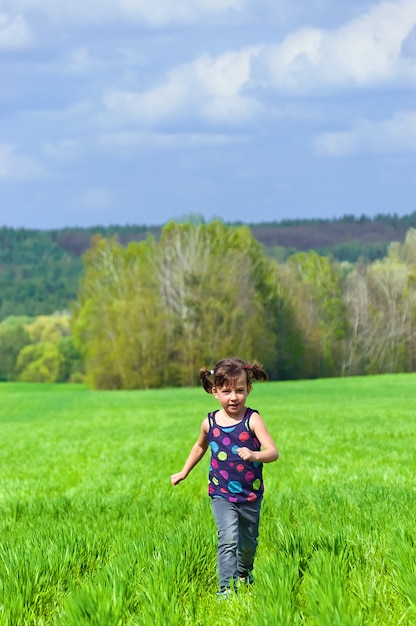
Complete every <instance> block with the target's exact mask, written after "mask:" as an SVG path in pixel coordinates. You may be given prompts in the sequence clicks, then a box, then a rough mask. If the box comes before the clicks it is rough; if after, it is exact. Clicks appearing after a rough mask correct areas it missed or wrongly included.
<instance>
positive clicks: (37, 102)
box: [0, 0, 416, 229]
mask: <svg viewBox="0 0 416 626" xmlns="http://www.w3.org/2000/svg"><path fill="white" fill-rule="evenodd" d="M0 81H1V87H0V226H12V227H26V228H45V229H49V228H61V227H66V226H91V225H109V224H120V225H125V224H146V225H160V224H163V223H165V222H167V221H168V220H170V219H179V218H182V217H183V216H187V215H191V214H198V215H202V216H203V217H204V218H205V219H207V220H209V219H211V218H212V217H220V218H222V219H223V220H224V221H231V222H233V221H242V222H246V223H258V222H268V221H281V220H284V219H303V218H337V217H341V216H342V215H345V214H354V215H357V216H359V215H362V214H364V215H367V216H370V217H371V216H374V215H376V214H379V213H397V214H398V215H405V214H408V213H411V212H413V211H414V210H416V207H415V202H414V200H415V197H416V194H415V192H416V184H415V179H416V168H415V165H416V159H415V157H416V102H415V87H416V2H415V1H414V0H386V1H385V2H375V1H366V0H349V1H348V2H344V1H341V0H279V1H278V0H186V1H182V2H181V1H180V0H177V1H176V2H174V1H173V0H152V1H151V2H150V1H149V0H68V1H67V2H65V3H64V2H56V0H0Z"/></svg>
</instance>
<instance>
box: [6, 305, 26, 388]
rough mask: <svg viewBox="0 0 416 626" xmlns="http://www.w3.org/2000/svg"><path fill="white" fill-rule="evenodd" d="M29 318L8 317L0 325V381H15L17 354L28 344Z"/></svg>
mask: <svg viewBox="0 0 416 626" xmlns="http://www.w3.org/2000/svg"><path fill="white" fill-rule="evenodd" d="M32 321H33V320H32V319H31V318H30V317H24V316H23V317H15V316H12V317H8V318H6V319H5V320H3V322H1V323H0V380H8V381H12V380H15V377H16V361H17V357H18V355H19V352H20V351H21V350H22V348H24V346H26V345H27V344H29V343H30V337H29V334H28V332H27V329H26V327H27V325H28V323H29V322H32Z"/></svg>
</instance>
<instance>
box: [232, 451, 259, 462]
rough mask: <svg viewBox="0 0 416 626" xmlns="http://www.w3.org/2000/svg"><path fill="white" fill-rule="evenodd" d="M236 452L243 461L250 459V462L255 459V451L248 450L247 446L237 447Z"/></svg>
mask: <svg viewBox="0 0 416 626" xmlns="http://www.w3.org/2000/svg"><path fill="white" fill-rule="evenodd" d="M237 454H238V456H239V457H240V458H241V459H243V461H250V462H251V463H254V461H257V457H256V452H255V451H254V450H249V448H238V450H237Z"/></svg>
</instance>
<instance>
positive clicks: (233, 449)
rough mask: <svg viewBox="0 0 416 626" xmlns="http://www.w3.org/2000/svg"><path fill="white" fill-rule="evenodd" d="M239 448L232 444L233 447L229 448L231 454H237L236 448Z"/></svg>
mask: <svg viewBox="0 0 416 626" xmlns="http://www.w3.org/2000/svg"><path fill="white" fill-rule="evenodd" d="M239 449H240V446H233V447H232V448H231V452H232V453H233V454H238V452H237V450H239Z"/></svg>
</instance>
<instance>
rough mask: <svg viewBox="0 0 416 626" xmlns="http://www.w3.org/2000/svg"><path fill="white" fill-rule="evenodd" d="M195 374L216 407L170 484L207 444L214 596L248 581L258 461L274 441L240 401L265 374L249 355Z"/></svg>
mask: <svg viewBox="0 0 416 626" xmlns="http://www.w3.org/2000/svg"><path fill="white" fill-rule="evenodd" d="M199 376H200V379H201V382H202V385H203V387H204V389H205V391H206V392H207V393H211V394H212V395H213V396H214V398H216V399H217V400H218V401H219V403H220V405H221V409H219V410H217V411H213V412H212V413H208V416H207V417H206V418H205V419H204V421H203V422H202V425H201V431H200V434H199V437H198V440H197V441H196V443H195V444H194V446H193V447H192V449H191V452H190V454H189V456H188V459H187V460H186V462H185V465H184V466H183V469H182V471H180V472H178V473H177V474H173V475H172V476H171V482H172V485H177V484H178V483H180V482H181V481H182V480H184V479H185V478H186V477H187V476H188V474H189V472H190V471H191V470H192V469H193V468H194V467H195V465H196V464H197V463H198V462H199V461H200V460H201V459H202V457H203V456H204V454H205V452H206V451H207V449H208V446H210V448H211V467H210V471H209V487H208V491H209V495H210V496H211V498H212V508H213V513H214V517H215V522H216V525H217V529H218V575H219V582H220V593H219V595H220V597H226V596H227V594H228V593H229V592H230V590H231V589H233V588H234V586H235V585H236V583H237V584H241V583H242V584H251V583H252V582H253V577H252V570H253V562H254V556H255V553H256V548H257V536H258V529H259V519H260V507H261V501H262V497H263V476H262V467H263V463H271V462H272V461H276V460H277V458H278V456H279V455H278V451H277V448H276V445H275V443H274V441H273V439H272V437H271V435H270V434H269V432H268V431H267V428H266V426H265V424H264V422H263V420H262V419H261V417H260V415H259V414H258V413H257V411H256V410H254V409H250V408H248V407H246V399H247V396H248V395H249V393H250V391H251V382H252V380H253V379H255V380H267V374H266V372H264V371H263V370H262V369H261V366H260V365H259V364H258V363H257V362H256V361H255V362H254V363H252V364H251V365H250V364H248V363H244V361H241V360H240V359H237V358H227V359H223V360H222V361H219V362H218V363H217V364H216V366H215V368H214V369H213V370H211V371H209V370H206V369H201V370H200V372H199Z"/></svg>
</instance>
